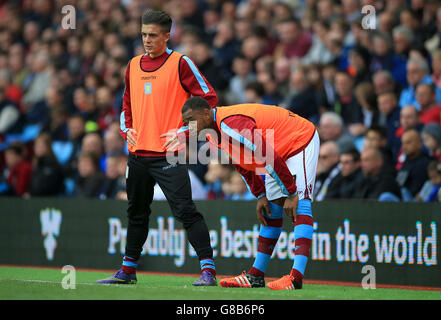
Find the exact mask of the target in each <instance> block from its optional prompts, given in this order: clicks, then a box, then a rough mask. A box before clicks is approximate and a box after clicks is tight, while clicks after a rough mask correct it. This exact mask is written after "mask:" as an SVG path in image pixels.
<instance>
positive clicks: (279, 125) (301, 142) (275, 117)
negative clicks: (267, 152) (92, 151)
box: [216, 103, 315, 160]
mask: <svg viewBox="0 0 441 320" xmlns="http://www.w3.org/2000/svg"><path fill="white" fill-rule="evenodd" d="M239 114H240V115H244V116H248V117H250V118H252V119H253V120H254V121H255V122H256V128H257V129H262V132H261V133H262V136H263V138H264V139H265V142H266V143H269V144H271V145H272V147H273V149H274V151H275V152H277V154H278V155H279V156H280V157H281V158H282V159H283V160H287V159H288V158H289V157H291V156H293V155H295V154H296V153H298V152H300V151H301V150H303V149H304V148H305V147H306V146H307V144H308V143H309V142H310V141H311V139H312V137H313V135H314V132H315V125H314V124H313V123H312V122H310V121H309V120H307V119H305V118H302V117H300V116H299V115H297V114H295V113H293V112H291V111H289V110H286V109H284V108H282V107H278V106H268V105H263V104H257V103H250V104H238V105H233V106H227V107H220V108H216V124H217V126H218V128H219V129H220V130H221V131H223V132H225V133H227V134H229V135H230V134H231V132H226V131H230V130H231V129H230V128H228V127H227V126H225V124H224V125H222V121H223V120H224V119H226V118H228V117H229V116H233V115H239ZM268 129H272V130H273V131H272V132H273V134H274V136H273V137H272V136H271V133H270V132H269V131H268Z"/></svg>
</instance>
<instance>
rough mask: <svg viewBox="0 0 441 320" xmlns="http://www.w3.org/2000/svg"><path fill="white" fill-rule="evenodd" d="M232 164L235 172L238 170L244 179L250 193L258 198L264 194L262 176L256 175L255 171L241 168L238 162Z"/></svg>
mask: <svg viewBox="0 0 441 320" xmlns="http://www.w3.org/2000/svg"><path fill="white" fill-rule="evenodd" d="M233 166H234V167H235V168H236V170H237V172H239V173H240V174H241V175H242V177H243V178H244V179H245V182H246V183H247V185H248V187H249V188H250V191H251V193H252V194H253V195H254V196H255V197H256V198H259V197H261V196H262V195H264V194H265V185H264V183H263V180H262V178H261V177H260V176H259V175H257V174H256V173H255V172H252V171H248V170H246V169H244V168H242V167H241V166H240V165H238V164H234V163H233Z"/></svg>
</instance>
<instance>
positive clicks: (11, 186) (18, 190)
mask: <svg viewBox="0 0 441 320" xmlns="http://www.w3.org/2000/svg"><path fill="white" fill-rule="evenodd" d="M5 163H6V170H5V175H6V183H7V185H8V190H5V191H4V193H3V194H4V195H11V196H20V197H21V196H23V195H24V194H25V193H26V192H27V191H28V188H29V185H30V181H31V175H32V165H31V163H30V162H29V161H27V160H26V159H25V150H24V146H23V145H22V144H21V143H14V144H11V145H10V146H9V147H8V148H7V149H6V150H5Z"/></svg>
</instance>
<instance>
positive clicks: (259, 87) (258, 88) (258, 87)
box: [245, 81, 265, 97]
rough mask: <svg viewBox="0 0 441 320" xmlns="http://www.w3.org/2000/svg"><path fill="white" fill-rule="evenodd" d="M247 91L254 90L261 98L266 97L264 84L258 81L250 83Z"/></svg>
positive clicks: (246, 88)
mask: <svg viewBox="0 0 441 320" xmlns="http://www.w3.org/2000/svg"><path fill="white" fill-rule="evenodd" d="M245 90H253V91H254V92H255V93H256V94H257V95H258V96H259V97H263V96H264V95H265V88H264V87H263V84H262V83H260V82H258V81H253V82H250V83H248V84H247V85H246V86H245Z"/></svg>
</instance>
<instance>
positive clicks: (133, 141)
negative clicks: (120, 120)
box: [127, 129, 138, 146]
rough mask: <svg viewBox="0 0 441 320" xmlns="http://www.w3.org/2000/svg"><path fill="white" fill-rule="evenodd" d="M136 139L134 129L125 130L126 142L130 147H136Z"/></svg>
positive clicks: (136, 135)
mask: <svg viewBox="0 0 441 320" xmlns="http://www.w3.org/2000/svg"><path fill="white" fill-rule="evenodd" d="M137 139H138V133H137V132H136V130H135V129H128V130H127V142H128V143H129V144H131V145H132V146H134V145H136V140H137Z"/></svg>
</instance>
